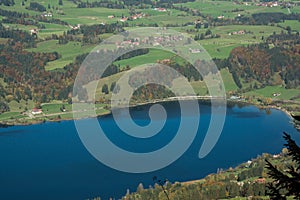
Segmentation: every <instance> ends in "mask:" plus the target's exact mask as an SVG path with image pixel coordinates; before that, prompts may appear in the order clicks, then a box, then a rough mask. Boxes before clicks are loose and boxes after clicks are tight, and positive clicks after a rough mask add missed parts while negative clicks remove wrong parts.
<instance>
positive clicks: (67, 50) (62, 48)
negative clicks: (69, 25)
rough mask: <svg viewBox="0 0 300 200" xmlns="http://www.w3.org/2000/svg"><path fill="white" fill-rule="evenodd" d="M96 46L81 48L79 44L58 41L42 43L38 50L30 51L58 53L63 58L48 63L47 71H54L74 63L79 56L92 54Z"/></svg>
mask: <svg viewBox="0 0 300 200" xmlns="http://www.w3.org/2000/svg"><path fill="white" fill-rule="evenodd" d="M95 46H96V45H88V46H81V43H79V42H68V43H67V44H58V41H57V40H48V41H44V42H40V43H38V45H37V48H32V49H28V50H29V51H34V52H53V51H56V52H58V53H59V54H60V55H62V57H61V58H60V59H58V60H55V61H52V62H49V63H47V65H46V69H47V70H52V69H56V68H62V67H64V66H65V65H67V64H69V63H71V62H73V60H74V58H75V57H76V56H77V55H80V54H83V53H88V52H90V51H91V50H92V49H93V48H94V47H95Z"/></svg>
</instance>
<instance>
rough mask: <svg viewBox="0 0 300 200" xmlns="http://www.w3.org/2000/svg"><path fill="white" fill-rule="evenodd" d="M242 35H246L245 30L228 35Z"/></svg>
mask: <svg viewBox="0 0 300 200" xmlns="http://www.w3.org/2000/svg"><path fill="white" fill-rule="evenodd" d="M244 34H246V31H245V30H239V31H234V32H231V33H229V34H228V35H244Z"/></svg>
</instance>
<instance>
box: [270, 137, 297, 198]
mask: <svg viewBox="0 0 300 200" xmlns="http://www.w3.org/2000/svg"><path fill="white" fill-rule="evenodd" d="M283 138H284V139H285V140H286V142H287V143H286V144H285V145H284V146H285V147H287V149H288V155H289V156H291V157H292V160H293V162H294V163H295V167H294V166H289V168H288V169H286V170H285V171H284V172H282V171H280V170H278V169H277V167H276V166H274V165H273V164H272V163H270V162H269V161H266V162H267V169H268V175H269V176H270V177H271V178H272V179H274V181H273V183H270V184H268V186H267V187H268V188H269V190H270V191H269V195H270V196H271V198H272V199H278V200H281V199H282V200H283V199H286V197H287V196H293V197H294V198H295V199H300V147H299V146H298V145H297V144H296V142H295V141H294V140H293V139H292V138H291V136H290V135H289V134H287V133H285V132H284V136H283Z"/></svg>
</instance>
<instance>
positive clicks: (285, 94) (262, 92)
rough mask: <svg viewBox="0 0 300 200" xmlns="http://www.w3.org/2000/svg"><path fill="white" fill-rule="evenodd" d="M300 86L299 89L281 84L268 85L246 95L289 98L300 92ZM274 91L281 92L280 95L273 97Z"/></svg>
mask: <svg viewBox="0 0 300 200" xmlns="http://www.w3.org/2000/svg"><path fill="white" fill-rule="evenodd" d="M299 89H300V88H297V89H286V88H284V87H282V86H280V85H276V86H266V87H264V88H261V89H257V90H254V91H250V92H247V93H245V94H246V95H254V96H261V97H269V98H274V99H284V100H289V99H290V98H292V97H295V96H297V95H299V94H300V90H299ZM274 93H279V94H280V95H279V96H277V97H273V94H274Z"/></svg>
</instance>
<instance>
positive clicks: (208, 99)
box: [0, 96, 300, 128]
mask: <svg viewBox="0 0 300 200" xmlns="http://www.w3.org/2000/svg"><path fill="white" fill-rule="evenodd" d="M212 99H213V100H223V98H220V97H211V96H185V97H169V98H166V99H155V100H152V101H147V102H139V103H138V102H137V103H135V104H131V105H129V107H128V108H137V107H140V106H147V105H152V104H156V103H164V102H165V103H167V102H175V101H191V100H197V101H203V102H205V103H210V102H211V100H212ZM225 101H226V105H227V106H228V103H230V104H240V105H249V106H250V105H252V106H256V107H257V108H259V109H276V110H279V111H281V112H283V113H285V114H286V115H287V116H288V117H289V118H290V119H291V120H294V118H293V117H292V113H291V112H289V111H288V110H286V109H285V108H282V107H281V106H276V105H260V104H256V103H253V102H247V101H242V100H231V99H226V100H225ZM299 104H300V102H299ZM126 107H127V106H124V105H123V106H120V107H117V108H115V109H122V108H126ZM71 112H72V111H71ZM111 113H112V111H111V110H107V112H104V113H101V114H96V116H87V117H83V118H79V119H75V118H73V117H71V118H65V119H59V118H57V119H52V120H45V119H40V120H39V118H42V117H47V116H45V115H42V116H37V118H33V119H31V120H32V121H29V122H28V121H24V122H20V121H16V120H18V119H10V120H9V121H4V122H0V128H6V127H10V126H30V125H35V124H43V123H47V122H56V123H60V122H63V121H70V120H80V119H87V118H94V117H97V118H98V117H105V116H108V115H110V114H111ZM59 115H60V114H57V116H59ZM13 120H14V121H13ZM10 121H13V122H10ZM293 123H294V124H295V122H293Z"/></svg>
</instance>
